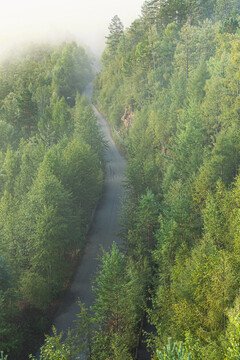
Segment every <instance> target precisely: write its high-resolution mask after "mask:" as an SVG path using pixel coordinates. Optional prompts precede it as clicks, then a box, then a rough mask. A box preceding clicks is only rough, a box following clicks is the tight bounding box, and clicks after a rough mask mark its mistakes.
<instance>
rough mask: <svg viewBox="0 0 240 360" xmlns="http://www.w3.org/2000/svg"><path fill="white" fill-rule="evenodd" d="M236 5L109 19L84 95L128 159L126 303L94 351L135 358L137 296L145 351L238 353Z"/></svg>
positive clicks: (161, 354) (154, 10)
mask: <svg viewBox="0 0 240 360" xmlns="http://www.w3.org/2000/svg"><path fill="white" fill-rule="evenodd" d="M239 15H240V3H239V1H235V0H226V1H223V0H205V1H178V0H169V1H163V0H149V1H145V3H144V4H143V7H142V15H141V17H140V18H139V19H136V20H135V21H134V22H133V23H132V24H131V26H130V27H129V28H127V29H126V30H125V31H124V29H123V25H122V23H121V20H120V19H119V17H118V16H116V17H115V18H113V19H112V22H111V24H110V26H109V36H108V38H107V45H106V48H105V50H104V52H103V55H102V71H101V73H99V74H97V76H96V77H95V91H94V101H95V102H96V103H97V105H98V107H99V108H100V109H101V111H102V112H104V114H105V115H106V117H107V119H108V120H109V122H110V123H111V124H112V126H113V127H114V129H116V130H117V131H118V133H119V135H120V136H121V138H122V139H123V142H124V145H121V144H120V145H121V146H123V148H124V151H125V154H126V157H127V160H128V168H127V184H126V191H127V192H128V196H129V202H128V203H127V205H126V207H125V216H124V217H123V219H122V228H123V229H122V234H121V236H122V238H123V240H124V244H125V249H124V252H123V254H125V257H126V260H125V261H127V263H128V266H127V267H126V268H125V269H126V270H125V273H126V285H125V286H123V290H122V291H121V294H120V293H119V296H123V299H128V298H127V295H126V294H125V292H127V290H128V289H129V286H130V284H131V285H132V286H133V290H131V295H129V296H134V295H135V301H134V306H135V309H134V308H133V307H132V306H131V305H130V304H131V302H130V301H129V300H125V301H123V305H122V306H121V305H120V302H119V309H118V311H119V314H120V313H121V312H122V313H121V315H119V316H121V319H120V318H119V319H118V323H119V325H118V329H117V328H114V326H116V321H115V322H114V318H113V319H112V322H111V323H110V325H108V326H109V327H110V330H109V331H110V332H111V334H112V338H110V339H108V343H104V344H103V345H102V347H103V348H104V349H106V354H104V355H103V356H102V357H101V356H96V357H93V358H94V359H95V358H96V359H133V358H134V359H135V357H134V354H135V353H134V347H133V344H132V345H131V343H130V341H131V340H132V339H133V331H132V330H131V331H130V334H129V335H128V331H129V330H128V329H129V327H130V326H131V325H132V324H133V321H132V317H133V316H134V314H135V316H136V318H135V319H136V320H135V321H136V327H135V331H134V333H135V335H137V334H138V329H139V324H140V318H141V311H139V310H140V309H141V308H142V310H143V309H145V310H146V311H147V318H148V321H149V322H150V323H151V324H152V326H153V328H154V329H155V330H154V331H153V332H152V333H150V334H148V344H149V347H150V349H151V353H152V358H153V359H190V358H191V359H194V360H195V359H196V360H200V359H201V360H203V359H208V360H209V359H215V360H224V359H231V360H233V359H239V356H240V315H239V309H240V294H239V285H240V283H239V281H240V276H239V275H240V273H239V272H240V256H239V255H240V237H239V234H240V233H239V219H240V218H239V215H240V213H239V206H240V203H239V200H240V197H239V196H240V178H239V165H240V137H239V135H240V132H239V126H240V117H239V116H240V102H239V99H240V97H239V90H240V82H239V81H240V29H239V27H240V16H239ZM112 257H113V254H112ZM104 264H105V262H104ZM119 264H121V260H119ZM119 266H120V265H119ZM128 267H130V268H131V267H133V269H139V271H138V272H137V274H135V276H133V271H132V272H131V276H132V277H131V276H129V270H128ZM137 277H138V279H137ZM100 285H101V283H100V284H99V286H100ZM97 295H98V294H97ZM98 296H99V295H98ZM141 297H142V301H141V300H140V299H141ZM148 298H150V299H151V305H150V306H147V299H148ZM96 302H97V303H99V300H98V297H97V298H96ZM128 304H129V306H128ZM128 311H130V313H131V317H130V316H129V315H128V314H127V313H128ZM120 324H121V325H120ZM137 324H138V326H137ZM121 326H122V327H121ZM116 333H117V334H118V347H120V346H122V347H123V349H125V350H126V355H123V354H125V353H124V351H123V350H122V351H121V353H120V354H119V353H117V351H116V350H115V344H116V342H115V341H116V340H115V336H116ZM131 346H132V348H131ZM135 346H136V342H135ZM127 349H128V350H127ZM127 351H129V353H128V354H127Z"/></svg>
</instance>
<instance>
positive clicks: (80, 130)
mask: <svg viewBox="0 0 240 360" xmlns="http://www.w3.org/2000/svg"><path fill="white" fill-rule="evenodd" d="M91 79H92V70H91V59H90V57H89V56H88V55H87V54H86V52H85V50H84V49H83V48H82V47H80V46H78V45H77V44H76V43H68V44H62V45H60V46H58V47H50V46H36V47H34V48H33V49H31V51H30V52H28V53H26V54H25V55H22V57H20V58H19V57H16V58H15V59H11V60H6V61H5V62H3V63H2V64H1V68H0V321H1V329H0V350H1V351H4V354H8V359H26V358H28V354H29V353H30V352H32V351H35V350H36V346H38V345H39V339H40V338H42V337H43V333H44V332H45V333H46V332H47V331H48V327H49V322H51V321H52V318H51V313H52V312H53V310H54V307H56V303H55V302H56V299H58V297H59V294H61V292H62V290H63V289H64V287H66V285H67V283H68V281H69V278H70V275H71V273H72V271H73V268H74V266H75V265H74V264H75V262H76V260H77V258H78V256H79V254H80V253H81V251H82V249H83V246H84V242H85V235H86V232H87V227H88V225H89V224H90V222H91V214H92V209H93V208H94V206H95V204H96V202H97V200H98V198H99V196H100V195H101V192H102V185H103V165H102V153H103V150H104V147H105V143H104V141H103V138H102V134H101V132H100V130H99V127H98V125H97V122H96V118H95V115H94V113H93V111H92V108H91V106H90V105H89V103H88V101H87V99H86V98H84V97H81V96H80V94H81V93H82V91H83V89H84V88H85V86H86V85H87V84H88V83H89V81H91Z"/></svg>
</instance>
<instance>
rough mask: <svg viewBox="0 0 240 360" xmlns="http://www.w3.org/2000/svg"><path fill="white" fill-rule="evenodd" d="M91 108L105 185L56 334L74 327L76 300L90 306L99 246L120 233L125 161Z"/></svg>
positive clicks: (87, 91)
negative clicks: (101, 140) (103, 143)
mask: <svg viewBox="0 0 240 360" xmlns="http://www.w3.org/2000/svg"><path fill="white" fill-rule="evenodd" d="M90 92H91V85H90V86H89V87H88V88H87V89H86V94H88V93H90ZM93 109H94V112H95V115H96V116H97V118H98V122H99V125H100V127H101V129H102V132H103V134H104V136H105V139H106V140H107V141H108V143H109V148H108V149H107V150H105V154H104V157H105V160H106V177H105V186H104V192H103V196H102V199H101V201H100V203H99V204H98V207H97V210H96V213H95V216H94V222H93V225H92V228H91V230H90V233H89V235H88V242H87V244H86V247H85V251H84V255H83V256H82V258H81V260H80V262H79V265H78V268H77V271H76V273H75V276H74V278H73V281H72V283H71V286H70V288H69V289H68V290H67V291H66V294H65V296H64V298H63V301H62V304H61V305H60V308H59V310H58V312H57V314H56V317H55V320H54V324H53V325H54V326H55V327H56V328H57V331H58V333H59V332H60V331H64V332H65V331H66V330H67V329H68V328H73V327H74V320H75V319H76V314H77V313H79V307H78V305H77V303H76V302H77V300H78V299H80V300H81V301H82V302H84V303H85V305H87V306H88V307H89V306H90V305H92V303H93V293H92V286H91V281H92V279H93V278H94V275H95V273H96V269H97V266H98V257H99V255H101V246H102V247H103V248H104V249H105V250H108V249H109V248H110V247H111V244H112V242H113V241H114V240H115V241H116V242H119V238H118V237H117V235H116V234H117V233H118V232H119V230H120V227H119V219H120V213H121V198H122V197H123V186H122V185H123V181H124V172H125V166H126V161H125V159H124V158H123V156H122V155H121V154H120V152H119V150H118V149H117V147H116V145H115V144H114V142H113V140H112V138H111V135H110V129H109V126H108V124H107V123H106V121H105V120H104V118H103V117H102V116H101V114H100V113H99V112H98V111H97V109H96V108H94V107H93Z"/></svg>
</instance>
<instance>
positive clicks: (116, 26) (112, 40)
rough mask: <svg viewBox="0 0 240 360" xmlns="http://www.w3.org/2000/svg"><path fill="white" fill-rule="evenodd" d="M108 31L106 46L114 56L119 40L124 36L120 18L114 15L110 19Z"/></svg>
mask: <svg viewBox="0 0 240 360" xmlns="http://www.w3.org/2000/svg"><path fill="white" fill-rule="evenodd" d="M108 29H109V35H108V36H107V37H106V38H107V45H108V46H109V49H110V52H111V53H112V54H115V53H116V51H117V48H118V45H119V42H120V39H121V37H122V36H123V34H124V27H123V24H122V22H121V20H120V18H119V17H118V15H115V16H114V17H113V18H112V20H111V23H110V25H109V27H108Z"/></svg>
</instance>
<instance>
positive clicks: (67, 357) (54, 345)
mask: <svg viewBox="0 0 240 360" xmlns="http://www.w3.org/2000/svg"><path fill="white" fill-rule="evenodd" d="M62 337H63V333H61V334H59V335H58V334H57V331H56V329H55V328H54V327H53V336H47V337H46V340H45V343H44V345H43V346H42V347H41V352H40V357H39V360H71V359H72V357H71V352H70V349H69V347H68V346H67V345H66V344H64V342H63V341H62ZM29 359H33V360H34V359H35V358H34V357H33V356H32V355H30V356H29Z"/></svg>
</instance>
